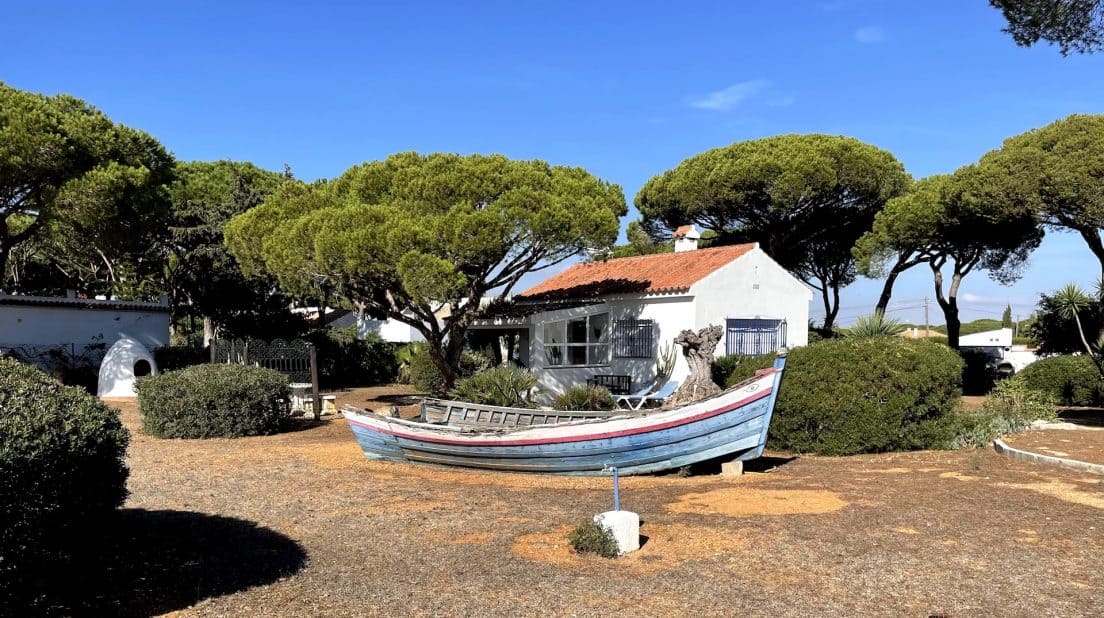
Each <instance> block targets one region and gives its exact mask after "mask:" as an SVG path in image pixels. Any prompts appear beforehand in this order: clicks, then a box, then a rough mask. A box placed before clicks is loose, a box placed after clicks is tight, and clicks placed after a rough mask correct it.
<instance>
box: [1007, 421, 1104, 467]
mask: <svg viewBox="0 0 1104 618" xmlns="http://www.w3.org/2000/svg"><path fill="white" fill-rule="evenodd" d="M1004 441H1005V442H1007V443H1008V445H1009V446H1013V447H1015V448H1018V449H1022V450H1025V451H1030V452H1032V453H1038V454H1040V455H1050V456H1051V457H1065V458H1068V459H1076V460H1078V461H1087V462H1089V463H1095V464H1104V428H1101V427H1082V428H1080V429H1077V430H1068V429H1046V430H1043V431H1028V432H1025V433H1022V434H1019V435H1015V436H1009V437H1007V438H1005V439H1004Z"/></svg>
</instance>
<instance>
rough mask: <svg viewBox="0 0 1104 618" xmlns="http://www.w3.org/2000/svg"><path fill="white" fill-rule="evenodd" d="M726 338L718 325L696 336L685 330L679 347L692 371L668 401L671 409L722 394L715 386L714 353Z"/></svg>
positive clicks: (680, 334) (680, 337) (702, 330)
mask: <svg viewBox="0 0 1104 618" xmlns="http://www.w3.org/2000/svg"><path fill="white" fill-rule="evenodd" d="M723 334H724V329H723V328H721V327H720V326H716V325H714V326H707V327H705V328H703V329H701V330H700V331H698V332H696V333H695V332H694V331H692V330H684V331H682V332H681V333H679V336H678V337H676V338H675V343H677V344H678V345H680V346H682V356H683V358H685V359H686V364H687V365H688V366H689V367H690V375H689V376H688V377H687V378H686V381H685V382H683V383H682V384H681V385H680V386H679V388H678V390H677V391H675V394H674V395H672V396H671V397H670V398H669V399H668V400H667V404H668V405H672V406H675V405H682V404H685V403H692V402H694V401H700V400H702V399H705V398H706V397H712V396H713V395H716V394H717V393H719V392H721V387H719V386H717V385H716V384H714V383H713V350H716V349H717V343H718V342H719V341H720V340H721V335H723Z"/></svg>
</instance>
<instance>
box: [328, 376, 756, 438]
mask: <svg viewBox="0 0 1104 618" xmlns="http://www.w3.org/2000/svg"><path fill="white" fill-rule="evenodd" d="M772 390H774V387H773V386H771V387H769V388H766V389H764V390H762V391H760V392H757V393H754V394H753V395H751V396H750V397H745V398H744V399H741V400H739V401H737V402H734V403H733V404H732V405H730V406H727V407H724V408H719V409H717V410H709V411H707V412H702V413H700V414H695V415H694V416H689V417H686V418H682V419H675V420H670V421H667V422H665V423H657V424H655V425H649V426H647V427H636V428H633V429H622V430H620V431H608V432H605V433H594V434H585V435H579V436H563V437H558V438H534V439H531V440H465V439H455V438H438V437H436V436H423V435H420V434H417V433H410V432H406V431H402V430H395V429H384V428H382V427H373V426H371V425H365V424H364V423H360V422H357V421H356V420H354V419H349V422H350V423H352V424H354V425H359V426H361V427H363V428H365V429H368V430H370V431H376V432H379V433H386V434H390V435H392V436H398V437H400V438H407V439H409V440H416V441H420V442H434V443H437V444H457V445H466V446H532V445H536V444H561V443H564V442H585V441H587V440H604V439H606V438H619V437H621V436H631V435H636V434H638V433H648V432H652V431H661V430H663V429H670V428H671V427H677V426H679V425H686V424H687V423H694V422H697V421H700V420H704V419H707V418H711V417H714V416H717V415H718V414H724V413H725V412H730V411H732V410H735V409H736V408H739V407H743V406H745V405H747V404H749V403H752V402H755V401H758V400H760V399H762V398H763V397H766V396H767V395H770V394H771V391H772Z"/></svg>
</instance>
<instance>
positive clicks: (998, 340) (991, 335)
mask: <svg viewBox="0 0 1104 618" xmlns="http://www.w3.org/2000/svg"><path fill="white" fill-rule="evenodd" d="M958 347H960V348H1011V347H1012V329H1011V328H998V329H997V330H987V331H985V332H981V333H973V334H970V335H962V336H961V337H959V338H958Z"/></svg>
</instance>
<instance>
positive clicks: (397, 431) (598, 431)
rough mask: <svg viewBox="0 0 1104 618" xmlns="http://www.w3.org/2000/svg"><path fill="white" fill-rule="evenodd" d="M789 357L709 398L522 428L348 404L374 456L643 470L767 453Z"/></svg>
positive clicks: (522, 468)
mask: <svg viewBox="0 0 1104 618" xmlns="http://www.w3.org/2000/svg"><path fill="white" fill-rule="evenodd" d="M785 362H786V360H785V357H784V356H780V357H779V358H778V359H777V360H776V361H775V365H774V367H773V368H770V369H764V370H763V371H760V372H759V373H758V374H756V376H755V377H753V378H751V379H750V380H747V381H745V382H742V383H740V384H738V385H736V386H733V387H732V388H729V389H727V390H725V391H724V392H722V393H721V394H719V395H717V396H715V397H712V398H710V399H707V400H704V401H699V402H695V403H692V404H688V405H685V406H680V407H677V408H671V409H665V410H662V409H661V410H652V411H645V412H625V413H615V414H614V415H611V416H608V417H602V418H590V419H583V420H576V421H571V422H566V423H558V424H544V425H530V426H521V427H500V428H484V427H476V428H472V427H464V426H455V425H454V426H449V425H434V424H428V423H423V422H416V421H406V420H402V419H395V418H386V417H382V416H378V415H375V414H371V413H366V412H364V411H363V410H358V409H356V408H353V407H351V406H346V407H345V408H344V409H343V410H342V412H343V413H344V415H345V418H346V419H348V421H349V427H350V429H352V431H353V435H354V436H355V437H356V439H357V442H358V443H359V444H360V447H361V449H362V450H363V451H364V454H365V456H366V457H368V458H369V459H378V460H387V461H401V462H413V463H423V464H439V465H449V466H460V467H467V468H482V469H488V470H507V471H516V472H545V473H553V474H572V475H603V474H609V471H608V469H609V467H611V466H612V467H616V468H617V469H618V472H619V473H621V474H644V473H649V472H658V471H662V470H669V469H673V468H679V467H682V466H686V465H689V464H692V463H697V462H699V461H705V460H708V459H714V458H718V457H728V458H731V459H745V460H746V459H754V458H755V457H759V456H760V455H761V454H762V452H763V446H764V445H765V443H766V439H767V429H768V428H769V426H770V419H771V415H772V413H773V410H774V402H775V399H776V398H777V395H778V387H779V385H780V383H781V379H782V372H783V369H784V368H785Z"/></svg>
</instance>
